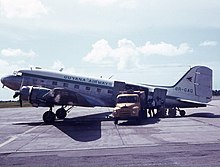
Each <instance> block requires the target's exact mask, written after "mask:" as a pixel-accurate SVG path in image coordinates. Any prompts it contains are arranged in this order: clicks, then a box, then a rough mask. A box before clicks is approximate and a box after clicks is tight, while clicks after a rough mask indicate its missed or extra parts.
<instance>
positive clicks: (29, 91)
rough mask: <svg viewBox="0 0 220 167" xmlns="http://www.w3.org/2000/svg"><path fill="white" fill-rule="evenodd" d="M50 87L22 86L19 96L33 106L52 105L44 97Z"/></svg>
mask: <svg viewBox="0 0 220 167" xmlns="http://www.w3.org/2000/svg"><path fill="white" fill-rule="evenodd" d="M49 92H50V89H47V88H43V87H33V86H23V87H22V88H21V89H20V98H21V100H24V101H29V102H30V103H31V104H32V106H34V107H39V106H41V107H51V106H53V104H52V103H50V102H49V101H48V100H46V98H44V97H45V96H46V95H47V94H48V93H49Z"/></svg>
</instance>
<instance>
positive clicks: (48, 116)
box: [43, 111, 56, 124]
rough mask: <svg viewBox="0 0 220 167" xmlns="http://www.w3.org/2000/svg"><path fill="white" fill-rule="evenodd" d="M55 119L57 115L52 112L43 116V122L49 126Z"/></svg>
mask: <svg viewBox="0 0 220 167" xmlns="http://www.w3.org/2000/svg"><path fill="white" fill-rule="evenodd" d="M55 119H56V116H55V114H54V113H53V112H52V111H47V112H45V113H44V115H43V120H44V122H45V123H47V124H52V123H54V121H55Z"/></svg>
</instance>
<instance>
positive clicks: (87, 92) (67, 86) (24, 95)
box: [1, 66, 212, 123]
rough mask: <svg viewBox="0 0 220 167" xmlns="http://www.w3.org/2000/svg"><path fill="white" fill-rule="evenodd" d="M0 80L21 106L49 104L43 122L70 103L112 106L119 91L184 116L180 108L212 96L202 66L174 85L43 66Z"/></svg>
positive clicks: (62, 113)
mask: <svg viewBox="0 0 220 167" xmlns="http://www.w3.org/2000/svg"><path fill="white" fill-rule="evenodd" d="M1 82H2V84H3V86H6V87H8V88H9V89H11V90H13V91H15V94H14V96H13V97H14V98H16V97H19V101H20V105H21V106H22V101H23V100H26V101H29V102H30V103H31V104H32V106H34V107H48V108H49V110H48V111H46V112H45V113H44V114H43V120H44V122H46V123H53V122H54V121H55V119H56V118H58V119H64V118H65V117H66V116H67V113H68V111H69V110H70V109H71V108H72V107H73V106H84V107H95V106H101V107H114V106H115V104H116V97H117V95H118V94H119V92H120V91H128V90H134V91H135V90H141V91H145V94H146V97H147V101H146V108H147V107H148V105H147V104H148V100H150V99H151V100H152V99H154V100H155V101H156V102H160V106H161V103H162V104H163V108H164V109H165V110H167V109H168V115H176V112H177V111H179V112H180V115H181V116H184V115H185V111H184V110H182V109H181V108H192V107H205V106H206V105H207V104H208V103H209V102H210V101H211V99H212V70H211V69H210V68H208V67H205V66H195V67H192V68H190V69H189V71H187V72H186V74H185V75H184V76H183V77H182V78H181V79H180V80H179V81H178V82H177V83H176V84H174V85H173V86H154V85H148V84H132V83H127V82H122V81H114V80H104V79H100V78H90V77H84V76H78V75H71V74H65V73H63V72H51V71H48V70H42V69H30V70H19V71H17V72H14V73H13V75H8V76H5V77H2V78H1ZM156 104H159V103H156ZM56 105H58V106H61V107H60V108H59V109H58V110H56V112H55V113H54V112H53V110H52V109H53V107H54V106H56ZM155 108H158V106H157V105H156V106H155Z"/></svg>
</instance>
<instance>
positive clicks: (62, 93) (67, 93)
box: [42, 88, 91, 106]
mask: <svg viewBox="0 0 220 167" xmlns="http://www.w3.org/2000/svg"><path fill="white" fill-rule="evenodd" d="M42 99H43V100H45V101H46V102H49V103H52V104H55V105H84V106H91V105H90V104H89V102H88V101H87V100H86V98H85V97H84V96H83V95H81V94H79V93H77V92H74V91H72V90H68V89H64V88H54V89H51V90H50V91H49V92H48V93H46V94H45V95H43V97H42Z"/></svg>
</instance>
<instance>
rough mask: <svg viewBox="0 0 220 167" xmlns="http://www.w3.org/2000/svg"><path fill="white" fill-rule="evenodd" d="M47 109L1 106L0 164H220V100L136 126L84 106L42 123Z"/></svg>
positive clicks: (108, 109)
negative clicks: (117, 123)
mask: <svg viewBox="0 0 220 167" xmlns="http://www.w3.org/2000/svg"><path fill="white" fill-rule="evenodd" d="M45 111H46V108H16V109H15V108H9V109H0V114H1V116H0V166H220V100H213V101H212V102H211V106H208V107H206V108H194V109H186V112H187V116H186V117H179V116H177V117H176V118H148V119H146V120H144V121H142V123H141V124H139V125H138V124H136V123H135V122H132V121H119V125H117V126H115V125H114V123H113V121H111V120H109V119H108V118H107V116H108V115H109V114H110V113H111V111H112V109H111V108H82V107H74V108H73V109H72V111H71V112H70V113H69V114H68V116H67V118H65V119H64V120H57V121H56V122H55V123H54V124H53V125H46V124H44V123H43V121H42V115H43V113H44V112H45Z"/></svg>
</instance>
